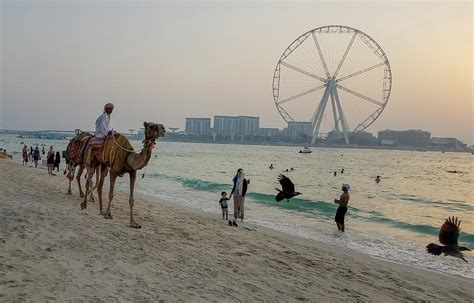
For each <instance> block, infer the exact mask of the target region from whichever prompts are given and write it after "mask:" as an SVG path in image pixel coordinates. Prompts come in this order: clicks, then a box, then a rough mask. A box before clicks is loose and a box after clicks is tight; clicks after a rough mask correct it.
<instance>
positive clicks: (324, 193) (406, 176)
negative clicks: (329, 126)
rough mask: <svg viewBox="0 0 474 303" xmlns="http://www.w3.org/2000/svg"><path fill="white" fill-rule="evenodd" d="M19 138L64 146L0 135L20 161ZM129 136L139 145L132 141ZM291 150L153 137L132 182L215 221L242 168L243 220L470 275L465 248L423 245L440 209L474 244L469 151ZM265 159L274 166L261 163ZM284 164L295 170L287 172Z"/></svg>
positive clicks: (59, 144) (473, 271) (60, 144)
mask: <svg viewBox="0 0 474 303" xmlns="http://www.w3.org/2000/svg"><path fill="white" fill-rule="evenodd" d="M22 141H23V142H24V143H26V144H27V145H30V144H45V145H47V146H49V145H53V146H55V149H57V150H64V149H65V147H66V145H67V141H46V140H32V139H18V138H14V137H11V136H10V137H7V136H3V137H0V148H1V147H3V148H6V149H7V150H8V151H10V152H13V153H14V155H15V157H16V158H17V160H19V161H21V159H20V156H21V154H20V151H21V145H20V142H22ZM132 143H133V145H134V146H135V147H136V149H139V148H140V145H141V144H140V142H132ZM47 146H46V147H47ZM299 149H300V148H298V147H284V146H256V145H253V146H252V145H232V144H197V143H173V142H159V143H158V145H157V148H156V149H155V150H154V155H153V156H152V158H151V160H150V163H149V165H148V166H147V168H146V170H145V171H144V170H142V171H140V176H139V180H138V181H137V191H138V192H140V193H142V194H145V195H148V196H150V197H157V198H159V199H161V200H165V201H168V202H169V203H172V204H175V205H177V206H183V207H191V208H195V209H199V210H201V211H204V212H208V213H214V214H215V216H216V220H222V217H221V214H220V208H219V204H218V200H219V198H220V192H221V191H227V192H228V193H230V191H231V189H232V182H231V180H232V177H233V176H234V174H235V172H236V170H237V168H243V169H244V172H245V173H246V175H247V178H250V180H251V183H250V185H249V190H248V195H247V198H246V202H245V215H246V219H245V221H246V222H247V223H248V224H254V225H259V226H265V227H268V228H271V229H275V230H278V231H281V232H284V233H287V234H290V235H295V236H299V237H303V238H307V239H312V240H316V241H321V242H325V243H329V244H333V245H336V246H341V247H345V248H349V249H351V250H355V251H358V252H361V253H365V254H368V255H371V256H374V257H376V258H380V259H384V260H389V261H393V262H398V263H402V264H406V265H410V266H416V267H420V268H425V269H429V270H435V271H440V272H444V273H449V274H454V275H459V276H463V277H467V278H471V279H474V266H473V263H474V252H467V253H465V257H466V259H467V260H468V261H469V262H470V263H465V262H463V261H462V260H460V259H456V258H451V257H444V256H441V257H437V256H432V255H429V254H427V253H426V252H425V246H426V245H427V244H428V243H431V242H433V243H438V232H439V228H440V226H441V225H442V223H443V222H444V219H445V218H446V217H448V216H455V217H458V218H459V219H461V220H462V224H461V233H460V236H459V242H460V244H461V245H464V246H467V247H470V248H474V199H473V194H472V189H473V181H474V180H473V179H474V155H471V154H469V153H450V152H446V153H440V152H419V151H395V150H362V149H344V148H313V153H311V154H299V153H298V150H299ZM155 155H156V157H155ZM271 163H272V164H273V165H274V167H275V169H274V170H270V169H269V168H268V167H269V165H270V164H271ZM63 165H64V163H63ZM291 167H293V168H294V171H290V172H286V171H285V170H286V169H287V168H288V169H289V168H291ZM342 168H344V173H343V174H341V173H340V171H341V169H342ZM334 171H337V176H334V175H333V172H334ZM448 171H457V173H449V172H448ZM144 172H145V177H144V178H141V177H142V174H143V173H144ZM279 173H283V174H285V175H287V176H288V177H290V178H291V180H292V181H293V183H295V185H296V190H297V191H300V192H302V193H303V194H302V195H301V196H298V198H296V199H292V200H290V201H289V202H286V201H282V202H280V203H276V202H275V201H274V196H275V194H276V190H275V189H274V188H275V187H279V184H278V181H277V176H278V174H279ZM377 175H380V176H381V179H382V181H381V182H380V183H379V184H377V183H375V182H374V179H375V177H376V176H377ZM342 183H349V184H350V185H351V187H352V188H351V190H350V196H351V198H350V202H349V210H348V213H347V215H346V232H345V233H344V234H342V233H340V232H338V231H337V228H336V225H335V223H334V215H335V212H336V209H337V205H336V204H334V203H333V200H334V198H337V197H339V195H340V194H341V193H342V192H341V184H342ZM119 187H121V188H123V189H124V190H128V177H127V176H125V177H124V178H120V180H119ZM115 203H122V202H119V201H116V202H115ZM230 213H231V214H230V215H231V216H232V203H231V205H230ZM137 215H138V216H139V214H137ZM190 220H194V218H190ZM223 224H226V222H223Z"/></svg>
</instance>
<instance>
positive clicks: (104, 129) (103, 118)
mask: <svg viewBox="0 0 474 303" xmlns="http://www.w3.org/2000/svg"><path fill="white" fill-rule="evenodd" d="M113 110H114V105H113V104H112V103H107V104H105V105H104V112H103V113H102V114H101V115H100V116H99V118H97V120H95V136H96V137H97V138H105V137H107V135H110V134H112V133H113V132H114V131H113V130H112V129H111V128H110V114H112V111H113Z"/></svg>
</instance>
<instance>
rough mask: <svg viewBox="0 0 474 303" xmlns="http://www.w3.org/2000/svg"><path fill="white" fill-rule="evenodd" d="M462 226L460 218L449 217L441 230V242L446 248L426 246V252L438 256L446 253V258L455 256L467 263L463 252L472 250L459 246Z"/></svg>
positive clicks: (434, 245) (435, 245)
mask: <svg viewBox="0 0 474 303" xmlns="http://www.w3.org/2000/svg"><path fill="white" fill-rule="evenodd" d="M460 225H461V220H459V221H458V218H454V217H452V218H449V217H448V218H447V219H446V221H444V223H443V225H442V226H441V229H440V230H439V242H440V243H441V244H444V245H445V246H442V245H437V244H434V243H430V244H428V245H427V246H426V251H427V252H429V253H430V254H433V255H437V256H439V255H441V254H442V253H444V255H445V256H453V257H456V258H460V259H463V260H464V261H465V262H467V261H466V259H464V256H463V254H462V253H461V251H464V250H469V251H470V249H469V248H467V247H464V246H458V238H459V231H460V230H461V229H460V228H459V226H460Z"/></svg>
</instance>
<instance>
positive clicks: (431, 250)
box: [426, 243, 443, 256]
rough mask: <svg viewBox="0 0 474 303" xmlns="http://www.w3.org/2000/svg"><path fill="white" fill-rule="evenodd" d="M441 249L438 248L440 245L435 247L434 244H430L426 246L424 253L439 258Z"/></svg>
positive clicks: (440, 247)
mask: <svg viewBox="0 0 474 303" xmlns="http://www.w3.org/2000/svg"><path fill="white" fill-rule="evenodd" d="M442 248H443V246H440V245H437V244H434V243H430V244H428V245H427V246H426V251H427V252H429V253H430V254H433V255H436V256H439V255H441V253H442Z"/></svg>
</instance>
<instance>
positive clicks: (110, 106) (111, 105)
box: [104, 103, 114, 110]
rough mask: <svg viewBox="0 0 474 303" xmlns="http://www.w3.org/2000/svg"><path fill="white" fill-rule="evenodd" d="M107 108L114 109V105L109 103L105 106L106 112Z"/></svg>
mask: <svg viewBox="0 0 474 303" xmlns="http://www.w3.org/2000/svg"><path fill="white" fill-rule="evenodd" d="M107 108H114V105H113V104H112V103H107V104H105V105H104V110H106V109H107Z"/></svg>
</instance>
